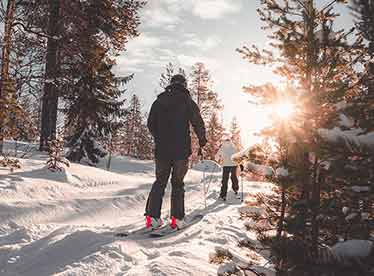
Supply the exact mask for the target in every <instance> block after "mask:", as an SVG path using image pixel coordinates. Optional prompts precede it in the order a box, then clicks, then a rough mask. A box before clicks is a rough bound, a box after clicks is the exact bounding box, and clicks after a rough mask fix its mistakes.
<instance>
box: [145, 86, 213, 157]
mask: <svg viewBox="0 0 374 276" xmlns="http://www.w3.org/2000/svg"><path fill="white" fill-rule="evenodd" d="M190 123H191V125H192V127H193V129H194V131H195V133H196V134H197V137H198V139H199V144H200V146H205V144H206V142H207V140H206V137H205V126H204V121H203V119H202V118H201V115H200V111H199V108H198V106H197V104H196V103H195V102H194V101H193V100H192V98H191V96H190V92H189V91H188V90H187V89H186V88H184V87H183V86H182V85H180V84H173V85H170V86H168V87H167V88H166V89H165V92H163V93H161V94H160V95H159V96H158V97H157V99H156V101H155V102H154V103H153V105H152V107H151V111H150V113H149V117H148V129H149V131H150V132H151V133H152V136H153V137H154V139H155V144H156V152H155V154H156V158H157V159H164V160H165V159H166V160H184V159H187V158H188V157H189V156H190V155H191V153H192V151H191V135H190Z"/></svg>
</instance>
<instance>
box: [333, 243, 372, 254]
mask: <svg viewBox="0 0 374 276" xmlns="http://www.w3.org/2000/svg"><path fill="white" fill-rule="evenodd" d="M331 250H332V252H333V254H334V255H335V256H337V257H338V258H341V259H343V258H365V257H367V256H369V255H370V253H371V250H373V242H371V241H369V240H348V241H345V242H340V243H337V244H336V245H334V246H333V247H332V248H331Z"/></svg>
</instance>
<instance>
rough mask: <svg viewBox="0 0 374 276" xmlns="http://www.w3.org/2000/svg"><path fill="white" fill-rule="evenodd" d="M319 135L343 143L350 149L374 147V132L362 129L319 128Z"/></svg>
mask: <svg viewBox="0 0 374 276" xmlns="http://www.w3.org/2000/svg"><path fill="white" fill-rule="evenodd" d="M318 133H319V135H320V136H321V137H322V138H323V139H325V140H327V141H329V142H331V143H343V144H344V145H345V146H346V147H347V148H348V149H350V150H354V148H363V147H367V148H371V149H374V132H369V133H366V134H361V133H363V130H362V129H352V130H345V131H343V130H341V129H340V128H337V127H335V128H333V129H319V130H318Z"/></svg>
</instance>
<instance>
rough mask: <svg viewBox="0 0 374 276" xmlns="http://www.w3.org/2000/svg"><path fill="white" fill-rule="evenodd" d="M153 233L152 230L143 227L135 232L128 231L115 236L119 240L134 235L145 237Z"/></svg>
mask: <svg viewBox="0 0 374 276" xmlns="http://www.w3.org/2000/svg"><path fill="white" fill-rule="evenodd" d="M150 232H152V229H149V228H146V227H141V228H139V229H136V230H133V231H126V232H118V233H115V234H114V236H115V237H117V238H126V237H128V236H132V235H145V234H148V233H150Z"/></svg>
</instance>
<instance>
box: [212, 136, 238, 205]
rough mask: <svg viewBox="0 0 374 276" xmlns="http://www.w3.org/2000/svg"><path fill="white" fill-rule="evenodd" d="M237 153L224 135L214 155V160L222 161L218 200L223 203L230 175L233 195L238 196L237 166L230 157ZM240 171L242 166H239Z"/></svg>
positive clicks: (228, 138)
mask: <svg viewBox="0 0 374 276" xmlns="http://www.w3.org/2000/svg"><path fill="white" fill-rule="evenodd" d="M236 152H237V149H236V148H235V146H234V144H233V143H232V141H231V138H230V136H228V135H226V136H224V138H223V143H222V146H221V147H220V149H219V150H218V152H217V154H216V160H222V167H223V174H222V187H221V193H220V196H219V198H220V199H221V200H223V201H225V200H226V196H227V189H228V185H227V184H228V181H229V177H230V175H231V183H232V189H233V190H234V193H235V195H237V194H238V190H239V180H238V175H237V169H238V164H236V163H235V162H233V161H232V159H231V156H232V155H233V154H235V153H236ZM240 168H241V170H242V166H240Z"/></svg>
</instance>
